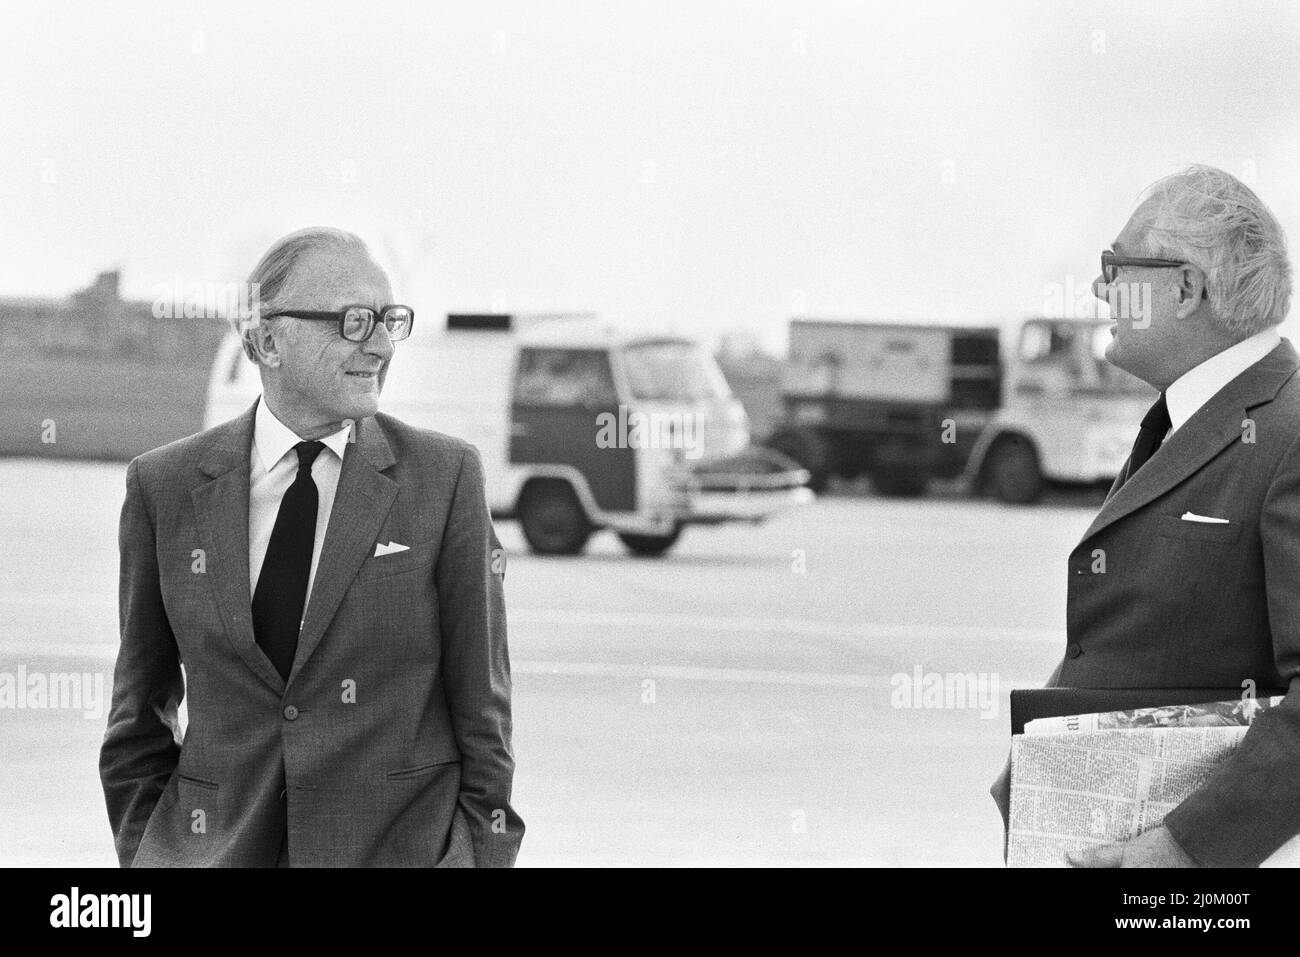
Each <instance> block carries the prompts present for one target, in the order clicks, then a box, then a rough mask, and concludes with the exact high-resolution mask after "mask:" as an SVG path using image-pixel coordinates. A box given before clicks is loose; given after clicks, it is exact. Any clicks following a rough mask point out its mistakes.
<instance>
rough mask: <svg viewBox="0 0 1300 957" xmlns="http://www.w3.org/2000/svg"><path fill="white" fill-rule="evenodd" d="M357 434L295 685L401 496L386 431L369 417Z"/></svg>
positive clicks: (297, 659) (320, 566) (311, 601)
mask: <svg viewBox="0 0 1300 957" xmlns="http://www.w3.org/2000/svg"><path fill="white" fill-rule="evenodd" d="M357 432H358V433H359V436H358V438H357V440H356V442H355V443H351V444H350V445H349V447H348V449H347V451H346V452H345V454H344V456H343V468H342V471H341V472H340V473H339V484H338V489H337V490H336V491H335V493H334V507H333V509H332V510H331V511H330V520H329V526H328V528H327V529H326V531H325V542H324V544H323V545H322V546H321V555H320V560H319V562H318V563H317V565H316V578H315V580H314V581H313V582H312V588H311V596H310V597H309V598H308V601H307V613H306V615H305V617H304V620H303V626H302V632H301V633H300V634H299V635H298V650H297V653H296V654H295V655H294V659H293V670H292V672H290V674H289V680H290V681H293V677H294V675H295V674H297V672H298V669H299V668H301V667H302V666H303V664H304V663H305V662H306V661H307V659H308V658H310V657H311V654H312V652H313V651H315V650H316V646H317V645H318V644H320V640H321V638H322V637H323V636H324V634H325V630H326V629H327V628H328V627H329V623H330V622H331V621H332V620H333V618H334V613H335V612H336V611H337V610H338V607H339V604H340V603H341V602H342V601H343V596H344V595H345V594H346V593H347V590H348V586H349V585H351V584H352V579H353V578H355V577H356V574H357V572H358V571H359V570H360V568H361V564H362V562H364V561H365V560H366V559H367V558H369V557H370V556H371V554H372V553H373V550H374V547H375V541H376V540H377V539H378V537H379V530H380V529H381V528H382V527H383V524H384V519H385V518H386V517H387V515H388V510H389V509H390V508H391V507H392V504H393V500H394V499H395V498H396V497H397V489H398V485H397V483H396V482H394V481H393V480H392V479H390V478H389V477H388V476H386V475H384V474H382V473H383V470H384V469H387V468H389V467H390V466H392V464H393V463H394V462H395V461H396V460H395V459H394V458H393V453H392V450H391V449H390V448H389V446H388V440H387V439H386V438H385V437H384V433H383V430H382V429H380V427H379V424H378V422H376V421H375V420H374V419H373V418H369V419H363V420H362V421H361V423H360V425H358V426H357ZM245 578H247V572H245Z"/></svg>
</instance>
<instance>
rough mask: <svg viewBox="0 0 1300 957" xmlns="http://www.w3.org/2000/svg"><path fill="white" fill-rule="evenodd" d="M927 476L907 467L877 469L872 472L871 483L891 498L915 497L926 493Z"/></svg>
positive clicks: (878, 490) (879, 491)
mask: <svg viewBox="0 0 1300 957" xmlns="http://www.w3.org/2000/svg"><path fill="white" fill-rule="evenodd" d="M926 484H927V483H926V477H925V475H924V474H922V473H920V472H909V471H907V470H905V469H877V470H876V471H874V472H872V473H871V485H872V487H873V488H874V489H875V490H876V491H877V492H878V493H880V494H881V495H884V496H887V497H889V498H915V497H917V496H918V495H924V494H925V487H926Z"/></svg>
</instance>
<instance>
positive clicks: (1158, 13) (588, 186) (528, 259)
mask: <svg viewBox="0 0 1300 957" xmlns="http://www.w3.org/2000/svg"><path fill="white" fill-rule="evenodd" d="M21 7H22V9H15V8H14V5H13V4H6V6H5V9H4V12H3V14H0V109H3V111H4V113H3V116H4V121H3V129H4V131H5V132H6V133H7V136H6V137H5V148H4V149H3V150H2V151H0V293H3V294H24V295H26V294H49V295H63V294H65V293H67V292H70V291H72V290H73V289H75V288H79V287H81V286H84V285H85V284H87V283H88V282H89V281H90V280H91V279H92V278H93V276H94V274H95V273H96V272H98V271H100V270H102V269H105V268H111V267H120V268H121V269H122V271H123V282H124V286H125V291H126V293H127V294H128V295H131V296H138V297H140V298H148V297H149V296H150V295H151V292H152V290H153V289H154V287H155V285H156V284H158V283H164V282H170V281H172V280H173V277H181V278H182V280H183V282H186V283H189V282H213V283H217V282H229V281H235V280H240V279H242V278H244V277H245V276H246V275H247V273H248V271H249V269H250V268H251V266H252V265H253V263H254V262H255V261H256V260H257V258H258V256H259V255H260V254H261V253H262V251H263V250H264V249H265V247H266V246H267V245H268V244H269V243H270V241H271V240H273V239H274V238H275V237H277V236H278V235H281V234H283V233H285V232H288V231H289V230H292V229H296V228H299V227H302V226H306V225H315V224H329V225H337V226H341V227H344V228H348V229H352V230H355V231H356V232H358V233H359V234H361V236H362V237H363V238H365V239H366V240H367V241H368V242H370V243H371V245H372V247H373V248H374V250H375V252H376V254H377V256H378V258H379V259H380V260H381V262H384V263H385V264H386V265H388V266H389V267H390V268H391V269H392V272H393V278H394V284H395V287H396V295H397V298H398V299H399V300H403V301H407V302H409V303H411V304H412V305H414V306H415V307H416V310H417V314H418V315H419V316H420V317H422V318H423V320H424V321H425V322H430V323H436V322H438V321H439V320H440V318H441V316H442V314H443V313H445V312H446V311H447V310H449V309H452V310H456V309H459V310H470V309H474V310H486V309H490V308H498V309H500V308H505V309H507V310H515V311H551V310H556V309H576V310H583V311H596V312H599V313H600V314H602V315H604V316H607V317H610V318H614V319H620V320H623V321H627V322H632V323H636V324H638V325H645V326H650V325H661V326H668V327H676V328H686V329H695V330H698V331H701V332H703V333H706V334H708V335H710V336H716V335H717V334H719V333H721V332H724V331H726V330H730V329H751V330H753V332H754V333H755V334H756V335H758V336H759V337H760V338H761V339H762V340H763V341H764V342H765V343H768V344H770V345H780V344H782V343H783V333H784V329H785V326H786V323H787V322H788V320H789V318H790V316H791V314H792V313H806V314H809V315H814V316H836V317H870V318H890V317H903V318H933V319H935V320H940V319H944V320H950V321H957V322H990V321H991V322H1006V321H1011V320H1014V319H1017V318H1020V317H1023V316H1026V315H1030V314H1034V313H1041V312H1042V311H1043V308H1044V302H1045V298H1046V297H1047V295H1048V290H1049V289H1050V284H1053V283H1057V284H1061V285H1062V286H1067V285H1068V284H1069V283H1071V282H1073V283H1077V284H1084V283H1087V282H1089V281H1090V280H1091V279H1092V277H1093V276H1094V275H1095V274H1096V271H1097V258H1098V253H1099V251H1100V250H1101V249H1102V248H1104V247H1105V246H1106V245H1107V244H1108V243H1109V242H1110V241H1111V240H1112V239H1113V238H1114V236H1115V234H1116V233H1118V232H1119V230H1120V228H1121V227H1122V226H1123V223H1124V221H1125V219H1126V218H1127V216H1128V214H1129V212H1130V211H1131V209H1132V206H1133V203H1134V200H1135V198H1136V197H1137V195H1138V193H1139V192H1140V191H1141V190H1142V189H1143V188H1144V187H1145V186H1146V185H1148V184H1149V183H1150V182H1151V181H1153V180H1155V179H1157V178H1159V177H1160V176H1162V175H1164V174H1166V173H1169V172H1172V171H1174V170H1176V169H1178V168H1179V167H1181V166H1183V165H1186V164H1188V163H1191V162H1205V163H1211V164H1214V165H1217V166H1221V167H1223V168H1224V169H1227V170H1228V171H1230V172H1232V173H1234V174H1236V175H1238V176H1241V177H1242V178H1244V179H1246V180H1247V181H1248V182H1249V183H1251V185H1252V186H1254V188H1255V189H1256V190H1257V191H1258V192H1259V193H1260V195H1261V196H1262V197H1263V199H1264V200H1265V202H1266V203H1268V204H1269V205H1270V206H1271V207H1272V209H1273V210H1274V212H1275V213H1276V214H1277V215H1278V216H1279V218H1280V219H1281V220H1282V223H1283V225H1284V227H1285V228H1286V229H1287V232H1288V234H1289V236H1290V237H1291V240H1292V243H1293V249H1294V248H1295V244H1296V243H1300V13H1298V12H1297V5H1296V4H1293V3H1291V4H1288V3H1241V2H1232V3H1206V2H1188V0H1178V2H1142V3H1136V2H1129V3H1042V2H1023V3H1003V4H999V3H990V2H980V3H925V2H906V3H899V2H897V0H893V2H889V3H882V4H849V3H833V4H818V3H809V2H798V3H789V4H784V3H777V4H764V3H746V4H741V3H710V2H691V3H678V4H670V3H665V2H663V0H657V2H653V3H635V4H634V3H627V2H618V3H595V2H593V3H577V2H537V0H531V2H514V3H495V4H492V3H472V4H471V3H466V4H437V3H389V2H384V0H366V2H362V3H335V4H327V3H310V4H306V3H304V4H297V5H293V6H288V5H283V4H274V5H271V4H264V3H249V4H237V3H223V4H221V5H220V10H219V11H217V10H214V9H211V8H210V7H211V5H203V7H201V6H200V5H199V4H193V5H187V4H178V3H158V4H153V3H131V4H124V3H111V4H110V3H104V4H93V5H92V4H61V3H51V2H43V3H25V4H22V5H21ZM1294 258H1295V257H1294V255H1293V260H1294ZM1294 312H1295V310H1293V314H1294ZM1294 324H1295V320H1291V321H1289V322H1288V324H1287V326H1288V328H1289V327H1291V326H1292V325H1294ZM1292 335H1293V338H1294V337H1295V336H1294V333H1292Z"/></svg>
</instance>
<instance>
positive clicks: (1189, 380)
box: [1165, 326, 1282, 435]
mask: <svg viewBox="0 0 1300 957" xmlns="http://www.w3.org/2000/svg"><path fill="white" fill-rule="evenodd" d="M1281 341H1282V336H1281V334H1280V333H1279V332H1278V331H1277V326H1269V327H1268V328H1267V329H1265V330H1263V331H1262V332H1257V333H1255V334H1254V335H1253V336H1250V337H1249V338H1246V339H1242V340H1241V341H1240V342H1238V343H1237V344H1236V345H1232V346H1229V347H1228V348H1227V349H1224V350H1223V351H1222V352H1220V353H1219V354H1218V355H1214V356H1211V357H1210V358H1208V359H1206V360H1205V361H1204V362H1202V363H1201V364H1200V365H1198V366H1195V367H1194V368H1191V369H1188V370H1187V371H1186V372H1184V373H1183V374H1182V375H1181V376H1179V377H1178V379H1177V380H1176V381H1174V383H1173V384H1172V385H1170V386H1169V388H1167V389H1166V390H1165V405H1166V406H1168V408H1169V421H1170V422H1171V423H1172V425H1173V428H1172V429H1170V432H1169V434H1170V435H1172V434H1173V433H1174V432H1177V431H1178V430H1179V429H1180V428H1182V426H1183V423H1185V422H1186V421H1187V420H1188V419H1190V418H1191V417H1192V416H1193V415H1195V414H1196V411H1197V410H1198V409H1199V408H1200V407H1201V406H1203V405H1205V403H1207V402H1209V401H1210V399H1211V398H1213V397H1214V394H1215V393H1216V392H1218V391H1219V390H1220V389H1222V388H1223V387H1224V386H1225V385H1227V384H1228V383H1229V382H1231V381H1232V380H1233V379H1235V378H1237V376H1239V375H1241V374H1242V373H1243V372H1245V371H1246V370H1247V369H1249V368H1250V367H1251V366H1253V365H1254V364H1255V363H1256V362H1258V361H1259V360H1260V359H1262V358H1264V357H1265V356H1266V355H1268V354H1269V353H1270V352H1272V351H1273V350H1274V349H1275V348H1276V347H1277V344H1278V343H1279V342H1281Z"/></svg>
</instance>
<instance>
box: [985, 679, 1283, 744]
mask: <svg viewBox="0 0 1300 957" xmlns="http://www.w3.org/2000/svg"><path fill="white" fill-rule="evenodd" d="M1241 691H1242V689H1241V688H1032V689H1019V690H1015V691H1012V692H1011V733H1012V734H1024V733H1025V722H1027V721H1033V720H1034V719H1035V718H1059V717H1062V716H1064V715H1070V714H1093V713H1094V712H1100V711H1132V710H1133V709H1134V708H1160V707H1163V706H1165V705H1169V704H1209V703H1210V702H1213V701H1235V700H1237V699H1238V698H1240V697H1241ZM1284 694H1286V692H1285V691H1269V690H1259V689H1257V690H1256V691H1255V697H1256V698H1271V697H1274V696H1277V695H1284Z"/></svg>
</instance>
